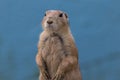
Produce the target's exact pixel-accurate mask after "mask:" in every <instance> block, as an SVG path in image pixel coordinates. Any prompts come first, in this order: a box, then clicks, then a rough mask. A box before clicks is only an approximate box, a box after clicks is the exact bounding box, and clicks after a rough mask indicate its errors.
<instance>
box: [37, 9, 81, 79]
mask: <svg viewBox="0 0 120 80" xmlns="http://www.w3.org/2000/svg"><path fill="white" fill-rule="evenodd" d="M42 27H43V32H42V33H41V35H40V40H39V43H38V53H37V55H36V63H37V65H38V67H39V69H40V77H39V80H82V79H81V73H80V69H79V62H78V51H77V48H76V45H75V42H74V39H73V37H72V34H71V32H70V28H69V23H68V16H67V14H66V13H65V12H63V11H60V10H48V11H46V13H45V16H44V18H43V20H42Z"/></svg>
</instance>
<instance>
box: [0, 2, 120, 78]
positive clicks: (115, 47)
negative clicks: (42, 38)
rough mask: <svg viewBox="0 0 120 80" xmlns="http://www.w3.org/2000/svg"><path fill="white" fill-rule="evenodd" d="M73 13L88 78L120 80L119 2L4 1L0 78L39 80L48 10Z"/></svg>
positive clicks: (73, 26)
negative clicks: (41, 41)
mask: <svg viewBox="0 0 120 80" xmlns="http://www.w3.org/2000/svg"><path fill="white" fill-rule="evenodd" d="M49 9H59V10H63V11H65V12H66V13H67V14H68V15H69V20H70V26H71V27H70V28H71V31H72V33H73V36H74V38H75V41H76V44H77V47H78V50H79V62H80V69H81V73H82V76H83V80H120V0H59V1H58V0H0V80H38V76H39V71H38V67H37V65H36V63H35V56H36V53H37V43H38V39H39V34H40V33H41V31H42V27H41V20H42V18H43V16H44V12H45V11H46V10H49Z"/></svg>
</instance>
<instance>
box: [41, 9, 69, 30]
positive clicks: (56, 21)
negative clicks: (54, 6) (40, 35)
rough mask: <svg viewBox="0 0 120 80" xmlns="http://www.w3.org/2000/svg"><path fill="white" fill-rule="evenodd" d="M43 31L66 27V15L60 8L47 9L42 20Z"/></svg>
mask: <svg viewBox="0 0 120 80" xmlns="http://www.w3.org/2000/svg"><path fill="white" fill-rule="evenodd" d="M42 27H43V29H44V30H45V31H51V32H57V31H60V30H64V29H67V28H68V16H67V14H66V13H64V12H63V11H60V10H48V11H46V13H45V16H44V18H43V20H42Z"/></svg>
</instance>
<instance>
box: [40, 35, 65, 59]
mask: <svg viewBox="0 0 120 80" xmlns="http://www.w3.org/2000/svg"><path fill="white" fill-rule="evenodd" d="M63 46H64V44H63V39H62V38H61V37H60V36H52V37H48V38H46V40H45V42H44V47H43V49H42V55H43V57H44V58H47V57H51V58H53V57H54V58H55V56H60V55H62V54H63Z"/></svg>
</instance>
